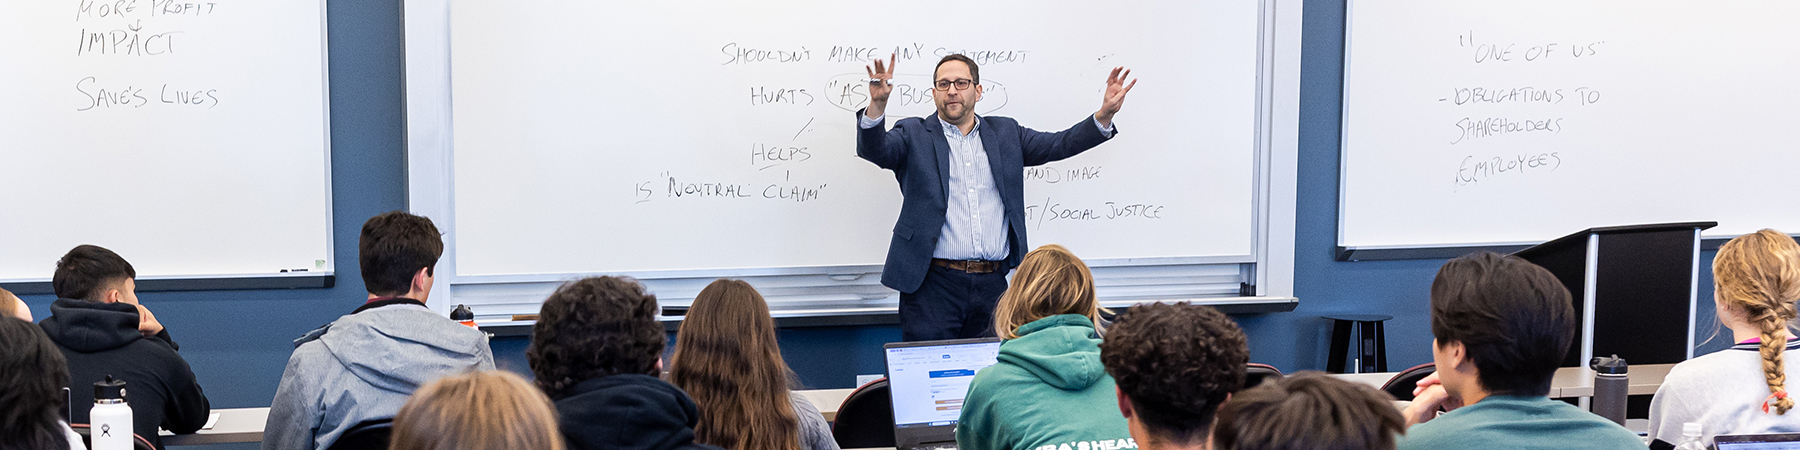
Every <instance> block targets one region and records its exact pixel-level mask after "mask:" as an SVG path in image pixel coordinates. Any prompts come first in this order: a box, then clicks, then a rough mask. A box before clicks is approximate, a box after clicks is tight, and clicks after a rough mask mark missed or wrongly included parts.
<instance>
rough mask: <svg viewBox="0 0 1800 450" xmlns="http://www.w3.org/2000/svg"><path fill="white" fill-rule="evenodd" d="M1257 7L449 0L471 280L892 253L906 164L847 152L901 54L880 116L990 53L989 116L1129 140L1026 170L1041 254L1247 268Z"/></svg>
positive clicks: (900, 112) (457, 208)
mask: <svg viewBox="0 0 1800 450" xmlns="http://www.w3.org/2000/svg"><path fill="white" fill-rule="evenodd" d="M1259 14H1260V11H1259V2H1255V1H1185V0H1184V1H1145V2H1128V3H1119V4H1094V3H1089V2H1075V1H1051V2H1042V1H1032V2H1026V1H1003V2H928V3H916V4H895V3H891V2H873V1H854V2H843V1H782V2H723V1H721V2H575V1H558V0H523V1H461V2H455V3H453V4H451V6H450V14H449V15H450V26H449V41H450V63H449V64H450V74H451V75H450V80H451V85H452V87H451V98H453V99H454V100H453V102H452V103H453V107H452V114H451V116H452V119H451V120H452V123H453V125H452V132H451V134H452V138H451V141H452V144H451V146H452V147H453V149H454V150H453V163H452V166H453V179H454V187H453V188H452V189H453V193H452V197H453V201H454V208H453V209H454V212H453V214H454V231H452V232H451V236H450V237H449V238H450V239H452V240H453V241H454V244H453V245H454V246H455V249H456V251H455V252H454V253H453V254H454V257H455V267H456V272H457V274H458V275H463V276H485V275H512V274H556V273H591V272H616V271H653V270H682V269H733V268H764V267H797V266H843V265H871V264H880V263H881V262H882V259H883V255H884V254H885V252H886V249H887V245H888V241H889V237H890V233H891V231H890V230H892V228H893V223H894V219H895V216H896V215H897V214H898V212H899V209H900V201H901V198H900V194H899V188H898V187H897V184H896V182H895V180H894V177H893V174H892V173H890V172H887V171H885V170H882V169H879V168H877V167H875V166H874V165H873V164H870V163H868V162H866V161H863V160H860V159H858V158H857V157H856V156H855V136H854V131H855V127H856V122H855V118H854V115H853V112H854V111H855V110H857V109H858V108H861V107H862V106H864V105H865V104H866V102H867V95H866V93H865V92H864V91H863V89H864V87H863V86H862V84H863V83H862V82H861V80H862V79H863V78H866V75H865V74H864V71H863V66H864V65H866V64H868V63H869V61H870V60H871V59H873V58H876V57H880V58H886V57H887V56H888V55H889V54H891V53H898V54H899V57H900V61H899V64H898V67H899V72H900V73H901V76H900V78H899V79H898V80H897V84H899V85H900V86H899V88H898V89H897V90H896V92H895V94H894V96H893V98H892V100H890V102H891V103H890V106H889V110H888V115H889V118H890V120H889V123H890V124H891V123H892V122H893V121H894V120H897V119H899V118H902V117H908V116H927V115H929V114H932V112H933V106H932V104H931V99H930V94H929V92H928V91H925V88H927V87H928V83H929V80H930V76H931V73H932V69H933V67H934V65H935V63H936V62H937V61H938V59H939V58H940V57H941V56H943V55H945V54H948V53H953V52H955V53H965V54H968V55H970V56H971V57H973V58H975V59H976V60H977V62H978V63H980V64H981V81H982V83H983V85H984V86H985V87H986V89H987V93H986V95H985V97H984V98H983V100H981V102H980V103H979V104H978V105H977V110H978V111H979V112H981V113H983V114H988V115H999V116H1008V117H1013V118H1016V119H1018V120H1019V121H1020V123H1021V124H1023V125H1025V126H1028V127H1032V128H1036V129H1039V130H1044V131H1060V130H1062V129H1065V128H1068V127H1069V126H1071V125H1075V124H1077V123H1081V122H1083V121H1089V120H1091V119H1090V116H1091V115H1092V114H1093V112H1094V111H1095V110H1096V109H1097V108H1098V107H1099V105H1100V92H1101V90H1102V89H1103V87H1104V81H1105V79H1106V75H1107V71H1108V70H1109V69H1110V68H1112V67H1114V66H1127V67H1130V68H1132V69H1133V70H1134V72H1133V75H1134V76H1135V77H1138V78H1140V79H1141V80H1142V81H1141V82H1140V83H1139V84H1138V86H1137V88H1136V89H1135V90H1133V91H1132V92H1131V95H1130V97H1129V99H1128V100H1127V102H1126V104H1125V107H1124V111H1123V112H1121V113H1120V114H1119V115H1118V117H1117V119H1116V122H1117V126H1118V127H1119V131H1120V134H1119V135H1118V136H1117V137H1116V138H1115V139H1113V140H1112V141H1110V142H1107V143H1105V144H1102V145H1101V146H1100V147H1098V148H1095V149H1093V150H1092V151H1090V152H1088V153H1085V154H1083V155H1080V156H1077V157H1075V158H1072V159H1070V160H1066V161H1063V162H1059V163H1055V164H1051V165H1048V166H1045V167H1042V168H1035V169H1028V170H1027V172H1026V179H1027V182H1026V199H1025V204H1026V206H1025V207H1026V213H1027V218H1026V220H1027V221H1028V222H1030V223H1028V224H1026V225H1027V227H1028V228H1029V230H1030V231H1029V232H1030V239H1031V245H1033V246H1036V245H1042V244H1046V243H1061V244H1064V245H1067V246H1069V247H1070V248H1071V249H1074V250H1075V251H1076V252H1078V253H1080V254H1082V255H1083V257H1085V258H1090V259H1106V258H1162V257H1225V258H1240V259H1242V260H1243V261H1249V260H1250V255H1251V253H1252V244H1253V238H1254V233H1253V225H1254V224H1253V220H1252V216H1253V214H1252V213H1253V210H1254V207H1253V206H1254V202H1255V197H1254V195H1253V179H1254V175H1255V169H1256V161H1255V155H1256V150H1257V145H1258V143H1257V138H1258V122H1257V117H1258V107H1259V105H1258V98H1259V97H1258V93H1259V85H1258V67H1259V60H1258V57H1259V36H1260V32H1261V29H1260V25H1261V23H1262V20H1261V19H1260V17H1259Z"/></svg>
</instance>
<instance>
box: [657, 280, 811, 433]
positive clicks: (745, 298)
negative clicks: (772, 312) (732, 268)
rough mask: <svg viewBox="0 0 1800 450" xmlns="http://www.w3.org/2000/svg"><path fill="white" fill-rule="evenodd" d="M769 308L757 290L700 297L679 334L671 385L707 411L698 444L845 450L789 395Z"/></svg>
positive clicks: (740, 287)
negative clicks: (841, 449) (840, 449)
mask: <svg viewBox="0 0 1800 450" xmlns="http://www.w3.org/2000/svg"><path fill="white" fill-rule="evenodd" d="M792 377H793V372H792V371H790V370H788V366H787V363H786V362H783V361H782V360H781V347H780V346H778V345H776V342H775V319H774V318H772V317H770V316H769V304H768V303H766V302H764V301H763V297H762V294H759V293H757V292H756V288H754V287H751V286H750V283H745V282H743V281H740V280H723V279H722V280H717V281H714V282H712V284H709V285H707V286H706V289H702V290H700V295H699V296H697V297H694V303H693V306H691V307H689V308H688V311H687V316H686V317H685V318H683V319H682V321H681V331H680V332H679V333H677V334H676V335H675V357H674V359H671V360H670V361H669V381H670V382H671V383H674V384H675V387H679V388H681V389H682V390H684V391H687V393H688V395H690V396H692V397H693V399H694V402H695V403H698V404H699V405H700V423H699V425H698V426H695V427H694V436H695V438H694V440H695V441H698V442H703V443H707V444H712V445H717V446H720V447H724V448H727V449H731V450H792V449H796V448H797V449H803V450H838V446H837V440H836V439H834V438H832V436H831V424H829V423H826V422H825V417H824V416H822V415H820V414H819V409H818V408H817V407H814V406H813V404H812V403H811V402H808V401H806V397H802V396H800V394H799V393H796V392H792V391H790V390H788V386H789V384H790V383H792V380H793V378H792Z"/></svg>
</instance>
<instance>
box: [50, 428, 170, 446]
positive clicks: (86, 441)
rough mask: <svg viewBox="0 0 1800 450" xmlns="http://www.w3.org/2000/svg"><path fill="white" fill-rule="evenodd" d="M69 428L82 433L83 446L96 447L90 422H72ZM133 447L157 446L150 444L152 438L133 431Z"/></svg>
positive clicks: (76, 432)
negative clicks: (146, 437) (145, 437)
mask: <svg viewBox="0 0 1800 450" xmlns="http://www.w3.org/2000/svg"><path fill="white" fill-rule="evenodd" d="M69 428H72V429H74V430H75V434H79V435H81V448H94V437H93V435H91V434H90V433H92V432H93V431H94V430H93V429H92V428H91V427H89V425H88V424H85V423H71V424H69ZM131 449H132V450H156V446H154V445H150V440H149V439H144V436H143V435H140V434H137V433H132V435H131Z"/></svg>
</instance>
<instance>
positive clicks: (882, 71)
mask: <svg viewBox="0 0 1800 450" xmlns="http://www.w3.org/2000/svg"><path fill="white" fill-rule="evenodd" d="M898 60H899V58H898V57H897V56H896V55H888V62H887V65H886V66H883V65H882V64H881V60H880V59H877V60H875V67H872V68H871V67H869V66H863V70H864V71H867V72H868V73H869V110H868V112H866V113H864V114H866V115H867V116H868V117H869V118H870V119H874V118H877V117H881V116H882V115H883V114H886V110H887V101H888V95H889V94H892V93H894V85H893V84H892V83H889V82H890V81H893V79H894V63H895V62H897V61H898Z"/></svg>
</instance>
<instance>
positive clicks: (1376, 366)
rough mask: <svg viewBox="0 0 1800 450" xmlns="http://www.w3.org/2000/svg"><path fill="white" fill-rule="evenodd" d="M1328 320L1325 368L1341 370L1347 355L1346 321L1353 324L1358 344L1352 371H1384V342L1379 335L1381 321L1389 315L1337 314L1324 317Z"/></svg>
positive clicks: (1348, 331) (1331, 370)
mask: <svg viewBox="0 0 1800 450" xmlns="http://www.w3.org/2000/svg"><path fill="white" fill-rule="evenodd" d="M1325 318H1326V319H1331V357H1330V358H1329V362H1328V363H1326V364H1327V365H1326V367H1325V371H1327V372H1330V373H1344V362H1345V360H1346V359H1348V358H1349V356H1350V324H1351V323H1352V322H1354V323H1356V337H1357V339H1356V341H1357V342H1360V343H1361V344H1360V345H1359V347H1361V348H1360V349H1358V350H1359V355H1358V356H1357V364H1356V367H1355V368H1354V369H1353V370H1354V371H1353V372H1352V373H1370V372H1386V371H1387V370H1388V369H1387V341H1386V339H1384V338H1382V334H1383V333H1382V329H1381V328H1382V327H1381V324H1382V322H1384V321H1387V320H1388V319H1392V318H1394V317H1393V316H1382V315H1362V314H1352V315H1338V316H1325Z"/></svg>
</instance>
